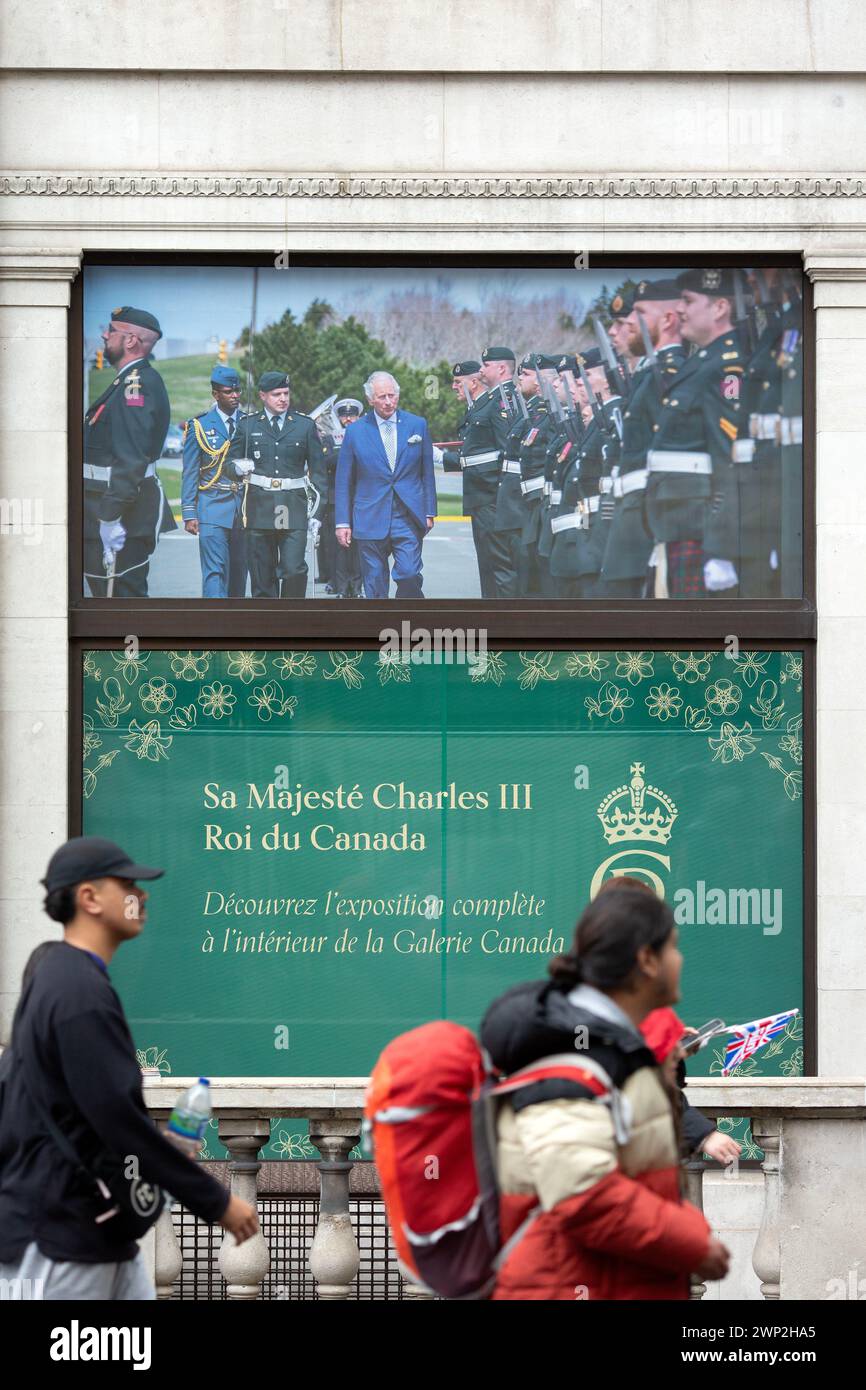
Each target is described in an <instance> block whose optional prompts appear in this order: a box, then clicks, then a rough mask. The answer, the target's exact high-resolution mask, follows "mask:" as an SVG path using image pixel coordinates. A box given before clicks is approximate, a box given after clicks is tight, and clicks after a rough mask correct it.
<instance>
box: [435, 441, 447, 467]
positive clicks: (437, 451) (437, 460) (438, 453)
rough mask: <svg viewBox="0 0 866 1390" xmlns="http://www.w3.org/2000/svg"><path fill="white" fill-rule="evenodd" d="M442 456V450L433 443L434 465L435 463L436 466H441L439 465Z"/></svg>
mask: <svg viewBox="0 0 866 1390" xmlns="http://www.w3.org/2000/svg"><path fill="white" fill-rule="evenodd" d="M444 457H445V455H444V453H443V452H442V450H441V449H440V448H438V447H437V445H435V444H434V445H433V462H434V463H435V465H436V467H437V468H439V467H441V465H442V460H443V458H444Z"/></svg>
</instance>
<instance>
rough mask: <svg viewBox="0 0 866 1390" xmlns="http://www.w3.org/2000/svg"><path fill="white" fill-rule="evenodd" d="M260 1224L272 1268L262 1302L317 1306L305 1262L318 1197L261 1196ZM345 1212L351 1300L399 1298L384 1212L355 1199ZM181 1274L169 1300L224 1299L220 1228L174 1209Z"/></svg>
mask: <svg viewBox="0 0 866 1390" xmlns="http://www.w3.org/2000/svg"><path fill="white" fill-rule="evenodd" d="M258 1211H259V1221H260V1223H261V1228H262V1235H263V1236H264V1238H265V1240H266V1241H267V1245H268V1250H269V1251H270V1256H271V1266H270V1270H269V1271H268V1273H267V1275H266V1276H265V1279H264V1282H263V1284H262V1292H261V1297H262V1298H263V1299H288V1300H304V1299H308V1300H311V1301H316V1300H317V1298H318V1295H317V1292H316V1283H315V1280H314V1279H313V1276H312V1275H311V1274H310V1271H309V1268H308V1265H307V1259H308V1256H309V1252H310V1246H311V1245H312V1242H313V1237H314V1235H315V1233H316V1223H317V1221H318V1218H319V1199H318V1197H317V1196H315V1195H312V1194H308V1195H302V1194H298V1193H291V1194H271V1193H268V1194H265V1195H261V1194H260V1195H259V1198H258ZM349 1211H350V1214H351V1217H352V1226H353V1229H354V1232H355V1239H356V1240H357V1242H358V1248H359V1250H360V1252H361V1265H360V1268H359V1270H358V1275H357V1278H356V1279H355V1282H354V1284H353V1286H352V1293H351V1294H350V1297H351V1298H355V1299H357V1300H384V1299H402V1298H403V1280H402V1278H401V1277H400V1273H399V1271H398V1269H397V1257H396V1255H395V1253H394V1247H393V1245H392V1244H391V1239H390V1235H389V1232H388V1226H387V1222H386V1221H385V1209H384V1206H383V1205H382V1203H381V1202H380V1201H379V1200H378V1198H377V1197H375V1196H374V1195H373V1194H368V1193H363V1194H359V1195H353V1196H351V1197H350V1199H349ZM172 1219H173V1221H174V1228H175V1233H176V1235H177V1238H178V1242H179V1244H180V1248H181V1253H182V1255H183V1269H182V1271H181V1275H180V1279H179V1280H178V1282H177V1284H176V1285H175V1290H174V1293H173V1295H172V1297H173V1298H175V1299H189V1300H209V1299H224V1298H225V1297H226V1290H225V1281H224V1279H223V1277H222V1275H221V1273H220V1270H219V1265H218V1264H217V1257H218V1255H219V1247H220V1243H221V1241H222V1230H221V1228H220V1227H219V1226H212V1225H208V1223H207V1222H204V1221H199V1220H197V1218H196V1217H194V1216H193V1215H192V1214H191V1213H190V1212H188V1211H186V1210H184V1208H183V1207H180V1206H175V1207H173V1208H172Z"/></svg>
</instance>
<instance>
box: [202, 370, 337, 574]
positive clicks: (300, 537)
mask: <svg viewBox="0 0 866 1390" xmlns="http://www.w3.org/2000/svg"><path fill="white" fill-rule="evenodd" d="M276 377H279V382H275V381H272V380H271V378H276ZM286 381H287V378H286V377H285V376H284V375H283V374H282V373H275V372H266V373H265V374H264V375H263V376H262V377H261V378H260V381H259V390H260V391H273V390H277V389H278V388H279V384H282V383H285V382H286ZM262 382H265V383H266V384H265V385H262ZM325 452H326V451H325V449H324V447H323V445H322V441H321V440H320V438H319V433H318V430H317V429H316V424H315V421H314V420H311V419H310V417H309V415H302V414H301V413H300V412H299V411H297V410H292V409H291V407H290V408H289V409H288V410H287V411H286V412H285V414H284V415H283V417H282V423H281V422H280V417H279V416H276V415H275V416H273V417H271V416H270V415H269V412H268V411H267V410H260V411H257V412H256V413H255V414H254V415H247V416H246V417H245V418H244V419H243V420H241V421H240V423H239V425H238V428H237V431H236V433H235V437H234V439H233V440H232V443H231V445H230V447H229V452H228V459H227V462H228V465H229V466H233V465H234V464H236V463H237V462H238V461H239V460H249V461H251V462H252V463H253V465H254V467H253V469H252V471H251V472H248V473H247V474H246V476H245V478H244V494H245V495H244V500H243V503H242V507H243V517H244V525H245V529H246V542H247V564H248V566H249V571H250V587H251V593H252V597H253V598H303V597H304V595H305V593H306V589H307V562H306V559H305V551H306V546H307V522H308V515H307V493H308V486H309V483H310V482H312V484H313V487H314V488H315V489H316V491H317V492H318V494H319V495H318V499H317V501H316V505H315V509H314V511H313V513H312V518H313V519H318V518H319V516H320V515H321V512H322V511H323V510H324V504H325V500H326V498H327V486H328V484H327V476H326V472H325Z"/></svg>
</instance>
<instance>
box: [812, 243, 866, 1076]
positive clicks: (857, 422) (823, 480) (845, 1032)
mask: <svg viewBox="0 0 866 1390" xmlns="http://www.w3.org/2000/svg"><path fill="white" fill-rule="evenodd" d="M804 262H805V268H806V274H807V275H808V276H809V279H810V280H811V281H812V284H813V286H814V298H815V319H816V326H815V336H816V341H815V401H816V406H815V409H816V421H815V423H816V430H817V442H816V448H817V462H816V489H817V497H816V519H817V597H818V615H819V618H818V621H819V634H818V635H819V644H818V689H817V747H816V749H815V763H814V766H815V767H816V769H817V779H818V798H817V874H818V885H817V886H818V960H817V973H818V1073H819V1075H821V1076H834V1075H835V1076H861V1075H863V1073H864V1072H866V935H864V932H863V929H862V922H863V914H864V911H866V857H864V854H863V844H864V840H866V797H864V795H863V772H862V769H863V767H864V765H866V664H864V656H863V654H864V652H866V584H864V582H863V576H864V574H866V488H864V486H863V477H862V474H863V458H864V454H866V413H864V409H863V388H862V375H863V363H864V361H866V251H863V250H861V251H859V252H856V253H852V252H851V251H849V250H845V251H837V252H833V251H824V250H822V251H820V252H816V253H809V252H807V253H806V255H805V256H804ZM804 732H805V731H804Z"/></svg>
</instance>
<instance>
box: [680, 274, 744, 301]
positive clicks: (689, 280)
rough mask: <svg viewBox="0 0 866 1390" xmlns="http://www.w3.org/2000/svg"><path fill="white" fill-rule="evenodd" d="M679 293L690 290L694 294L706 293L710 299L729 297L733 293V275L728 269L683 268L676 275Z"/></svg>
mask: <svg viewBox="0 0 866 1390" xmlns="http://www.w3.org/2000/svg"><path fill="white" fill-rule="evenodd" d="M677 284H678V285H679V287H680V293H682V291H683V290H691V291H692V292H693V293H694V294H706V295H709V297H710V298H711V299H721V298H724V299H731V298H732V297H733V293H734V276H733V273H732V272H731V271H730V270H713V269H707V268H706V267H704V268H703V269H702V270H684V271H683V273H682V275H678V276H677Z"/></svg>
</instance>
